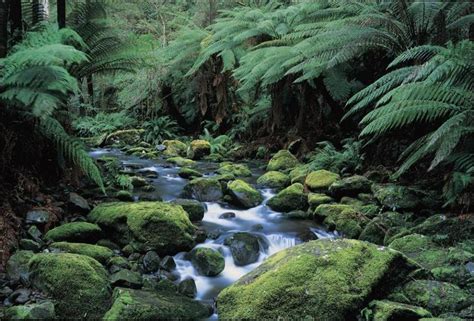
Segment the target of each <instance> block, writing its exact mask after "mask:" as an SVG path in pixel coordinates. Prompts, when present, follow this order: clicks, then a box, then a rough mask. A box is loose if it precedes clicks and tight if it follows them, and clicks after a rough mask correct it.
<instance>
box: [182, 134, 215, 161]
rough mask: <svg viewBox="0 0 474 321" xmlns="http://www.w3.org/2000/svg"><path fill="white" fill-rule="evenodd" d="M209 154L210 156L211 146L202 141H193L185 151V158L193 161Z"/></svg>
mask: <svg viewBox="0 0 474 321" xmlns="http://www.w3.org/2000/svg"><path fill="white" fill-rule="evenodd" d="M209 154H211V144H210V143H209V142H208V141H206V140H202V139H196V140H193V141H192V142H191V144H190V145H189V148H188V150H187V157H188V158H191V159H195V160H199V159H202V158H203V157H204V156H208V155H209Z"/></svg>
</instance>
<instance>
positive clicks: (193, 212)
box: [171, 198, 206, 222]
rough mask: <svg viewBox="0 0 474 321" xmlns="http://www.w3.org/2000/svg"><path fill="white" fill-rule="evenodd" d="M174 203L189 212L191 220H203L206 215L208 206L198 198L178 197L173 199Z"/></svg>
mask: <svg viewBox="0 0 474 321" xmlns="http://www.w3.org/2000/svg"><path fill="white" fill-rule="evenodd" d="M171 203H173V204H177V205H180V206H181V207H183V209H184V210H185V211H186V213H187V214H188V217H189V219H190V220H191V222H197V221H201V220H202V218H203V217H204V212H205V211H206V206H205V205H204V204H203V203H201V202H199V201H196V200H190V199H184V198H178V199H175V200H173V201H171Z"/></svg>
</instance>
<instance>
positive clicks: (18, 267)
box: [5, 251, 34, 282]
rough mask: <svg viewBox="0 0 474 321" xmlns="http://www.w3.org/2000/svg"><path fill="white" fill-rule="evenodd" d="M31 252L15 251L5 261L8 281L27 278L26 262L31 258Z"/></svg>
mask: <svg viewBox="0 0 474 321" xmlns="http://www.w3.org/2000/svg"><path fill="white" fill-rule="evenodd" d="M33 255H34V253H33V252H32V251H16V252H15V253H14V254H13V255H12V256H10V258H9V259H8V261H7V264H6V266H5V269H6V272H7V275H8V277H9V278H10V280H12V281H15V282H17V281H19V280H20V279H27V278H28V271H29V269H28V262H29V261H30V259H31V258H32V257H33Z"/></svg>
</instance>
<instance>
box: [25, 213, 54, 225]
mask: <svg viewBox="0 0 474 321" xmlns="http://www.w3.org/2000/svg"><path fill="white" fill-rule="evenodd" d="M48 221H49V212H48V211H45V210H31V211H28V212H27V213H26V224H38V225H43V224H46V223H48Z"/></svg>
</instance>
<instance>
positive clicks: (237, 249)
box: [224, 232, 260, 266]
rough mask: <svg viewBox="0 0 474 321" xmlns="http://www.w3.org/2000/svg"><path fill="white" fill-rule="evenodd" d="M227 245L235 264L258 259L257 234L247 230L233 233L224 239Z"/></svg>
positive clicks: (249, 262)
mask: <svg viewBox="0 0 474 321" xmlns="http://www.w3.org/2000/svg"><path fill="white" fill-rule="evenodd" d="M224 244H225V245H227V246H229V248H230V252H231V253H232V257H233V258H234V263H235V265H238V266H243V265H247V264H251V263H255V262H257V261H258V258H259V256H260V242H259V238H258V236H255V235H253V234H250V233H247V232H238V233H234V234H232V235H231V236H229V237H227V238H226V239H225V240H224Z"/></svg>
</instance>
